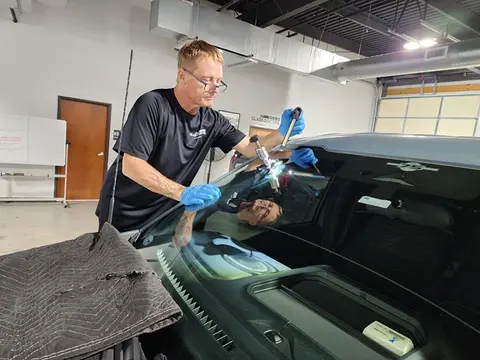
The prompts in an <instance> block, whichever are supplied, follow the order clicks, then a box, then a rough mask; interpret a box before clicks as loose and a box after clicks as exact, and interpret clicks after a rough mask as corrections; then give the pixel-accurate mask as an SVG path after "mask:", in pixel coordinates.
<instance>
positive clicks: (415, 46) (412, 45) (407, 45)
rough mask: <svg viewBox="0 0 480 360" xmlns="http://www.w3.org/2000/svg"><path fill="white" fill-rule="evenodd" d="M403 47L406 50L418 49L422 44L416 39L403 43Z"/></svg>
mask: <svg viewBox="0 0 480 360" xmlns="http://www.w3.org/2000/svg"><path fill="white" fill-rule="evenodd" d="M403 48H404V49H406V50H416V49H418V48H420V44H419V43H417V42H415V41H410V42H408V43H405V44H404V45H403Z"/></svg>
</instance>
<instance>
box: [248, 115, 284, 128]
mask: <svg viewBox="0 0 480 360" xmlns="http://www.w3.org/2000/svg"><path fill="white" fill-rule="evenodd" d="M252 126H255V127H258V128H264V129H278V127H279V126H280V118H279V117H278V116H270V115H260V116H252Z"/></svg>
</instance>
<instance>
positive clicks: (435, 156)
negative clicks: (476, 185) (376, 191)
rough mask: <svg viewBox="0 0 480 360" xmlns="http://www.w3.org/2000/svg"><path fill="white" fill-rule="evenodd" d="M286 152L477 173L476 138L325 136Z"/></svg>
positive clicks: (479, 141) (479, 147)
mask: <svg viewBox="0 0 480 360" xmlns="http://www.w3.org/2000/svg"><path fill="white" fill-rule="evenodd" d="M288 147H289V148H296V147H311V148H323V149H325V150H326V151H329V152H334V153H343V154H351V155H359V156H369V157H379V158H385V159H392V160H402V161H409V162H427V163H431V164H441V165H447V166H456V167H466V168H474V169H480V156H479V151H480V138H476V137H451V136H433V135H405V134H380V133H358V134H326V135H319V136H315V137H308V138H296V139H295V138H292V139H291V141H289V143H288Z"/></svg>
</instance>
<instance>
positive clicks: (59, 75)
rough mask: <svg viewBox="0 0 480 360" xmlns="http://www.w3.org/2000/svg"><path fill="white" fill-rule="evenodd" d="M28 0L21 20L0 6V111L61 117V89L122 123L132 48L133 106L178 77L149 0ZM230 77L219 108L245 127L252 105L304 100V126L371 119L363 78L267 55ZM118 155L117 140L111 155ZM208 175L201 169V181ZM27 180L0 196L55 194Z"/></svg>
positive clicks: (325, 128) (269, 110) (269, 108)
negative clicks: (51, 2)
mask: <svg viewBox="0 0 480 360" xmlns="http://www.w3.org/2000/svg"><path fill="white" fill-rule="evenodd" d="M31 4H32V6H31V8H30V9H27V10H28V11H27V12H24V14H22V15H20V16H19V23H17V24H14V23H13V22H11V20H9V14H8V12H7V11H4V10H7V9H1V10H0V11H2V12H0V48H1V49H2V54H1V56H0V71H1V81H0V113H6V114H17V115H25V116H38V117H47V118H56V117H57V97H58V96H59V95H61V96H68V97H73V98H81V99H86V100H92V101H98V102H105V103H109V104H112V119H111V120H112V122H111V133H112V132H113V130H114V129H119V128H120V123H121V117H122V111H123V101H124V95H125V86H126V78H127V71H128V60H129V53H130V49H134V62H133V68H132V78H131V83H130V92H129V99H128V106H127V111H128V109H130V107H131V106H132V104H133V102H134V101H135V100H136V98H137V97H138V96H140V95H141V94H142V93H144V92H146V91H149V90H151V89H154V88H160V87H169V86H173V85H174V81H175V72H176V53H175V52H174V51H173V43H172V41H171V40H168V39H164V38H162V37H160V36H159V35H155V34H152V33H150V32H149V29H148V28H149V11H150V0H68V1H59V2H58V4H59V5H60V6H59V7H53V6H48V5H44V4H42V3H40V2H38V1H35V0H33V1H32V2H31ZM225 82H226V83H227V84H228V85H229V89H228V91H227V92H226V93H224V94H221V95H220V96H219V97H218V98H217V101H216V104H215V108H216V109H223V110H229V111H236V112H239V113H241V120H240V128H241V129H242V130H244V131H245V132H247V131H248V128H249V125H250V118H251V117H252V116H253V115H260V114H280V113H281V112H282V111H283V109H284V108H285V107H286V106H297V105H300V106H302V107H304V108H305V111H306V114H308V115H307V122H308V123H307V130H306V135H314V134H317V133H318V132H332V131H341V132H350V131H366V130H367V129H368V123H369V121H370V116H371V111H370V110H369V109H370V108H369V107H371V105H372V100H371V99H372V98H370V100H368V99H367V97H368V96H371V95H369V94H373V91H371V92H369V90H368V86H366V85H363V84H359V85H357V84H348V85H347V86H346V87H342V86H341V85H332V84H327V83H324V82H322V81H320V80H317V79H309V78H302V77H299V76H296V75H295V76H291V75H290V74H289V73H287V72H285V71H283V70H279V69H276V68H274V67H272V66H264V65H254V66H251V67H247V68H234V69H226V70H225ZM110 136H111V135H110ZM110 139H112V138H111V137H110ZM111 143H112V140H111ZM114 158H115V156H114V153H113V152H112V151H111V150H110V153H109V158H108V160H109V163H112V162H113V160H114ZM228 160H229V157H228V158H226V159H225V160H224V161H222V162H220V163H215V164H214V170H213V175H212V176H213V177H217V176H219V175H221V174H222V173H224V172H225V171H226V170H227V168H228ZM0 166H1V165H0ZM2 169H6V170H7V171H20V170H23V171H32V169H31V168H28V169H26V168H24V167H14V166H10V167H8V168H7V167H5V168H4V167H3V166H2ZM34 170H35V169H34ZM41 171H42V172H47V171H50V172H52V171H53V169H51V168H47V169H46V170H45V171H44V170H43V169H41ZM204 175H205V169H202V170H201V172H199V176H198V177H197V181H198V182H200V181H204V179H205V178H204ZM25 181H26V180H18V181H17V180H8V181H7V180H4V179H0V196H6V195H7V194H10V196H12V195H15V196H16V195H28V194H35V195H42V196H50V195H51V194H52V191H53V186H52V184H51V182H49V181H42V180H40V181H37V180H31V179H30V180H28V186H27V185H26V182H25Z"/></svg>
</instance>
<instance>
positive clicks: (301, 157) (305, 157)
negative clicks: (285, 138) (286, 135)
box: [290, 149, 318, 169]
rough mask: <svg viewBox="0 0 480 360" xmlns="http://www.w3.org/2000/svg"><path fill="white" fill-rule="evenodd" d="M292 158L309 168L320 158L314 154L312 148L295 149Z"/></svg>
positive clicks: (294, 161)
mask: <svg viewBox="0 0 480 360" xmlns="http://www.w3.org/2000/svg"><path fill="white" fill-rule="evenodd" d="M290 160H291V161H292V162H293V163H295V164H297V165H298V166H300V167H301V168H304V169H308V168H309V167H311V166H312V165H315V164H316V163H317V162H318V159H317V158H316V157H315V155H314V154H313V151H312V149H299V150H293V151H292V155H291V156H290Z"/></svg>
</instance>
